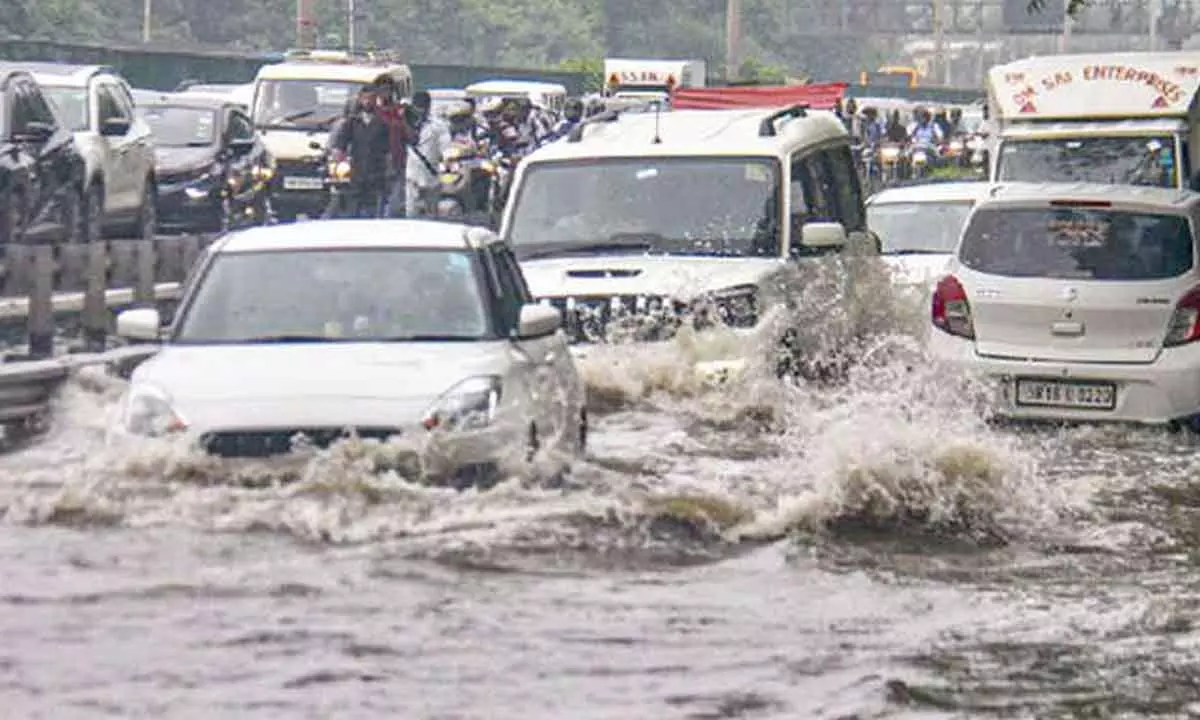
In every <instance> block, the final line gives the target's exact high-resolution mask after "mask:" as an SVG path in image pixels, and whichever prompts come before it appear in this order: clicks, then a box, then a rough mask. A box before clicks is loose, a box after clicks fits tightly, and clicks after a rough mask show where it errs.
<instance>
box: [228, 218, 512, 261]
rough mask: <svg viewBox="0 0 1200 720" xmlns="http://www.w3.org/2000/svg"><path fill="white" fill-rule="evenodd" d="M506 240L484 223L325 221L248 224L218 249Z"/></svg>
mask: <svg viewBox="0 0 1200 720" xmlns="http://www.w3.org/2000/svg"><path fill="white" fill-rule="evenodd" d="M497 242H500V240H499V238H497V237H496V235H495V234H494V233H492V232H490V231H488V230H486V229H484V228H480V227H473V226H469V225H460V224H458V223H447V222H439V221H435V220H321V221H320V222H304V223H288V224H286V225H268V226H263V227H254V228H248V229H246V230H241V231H239V232H235V233H231V234H229V235H226V236H225V237H224V238H222V239H220V240H218V241H217V242H216V243H214V244H213V246H212V247H213V252H217V253H242V252H275V251H279V252H286V251H291V250H347V249H375V248H428V249H437V250H456V249H459V250H467V249H472V248H478V247H484V246H487V245H490V244H492V243H497Z"/></svg>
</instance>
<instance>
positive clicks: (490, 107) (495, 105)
mask: <svg viewBox="0 0 1200 720" xmlns="http://www.w3.org/2000/svg"><path fill="white" fill-rule="evenodd" d="M503 109H504V100H503V99H502V98H498V97H489V98H486V99H485V100H484V101H483V102H482V103H480V104H479V111H480V112H482V113H483V114H485V115H495V114H496V113H498V112H500V111H501V110H503Z"/></svg>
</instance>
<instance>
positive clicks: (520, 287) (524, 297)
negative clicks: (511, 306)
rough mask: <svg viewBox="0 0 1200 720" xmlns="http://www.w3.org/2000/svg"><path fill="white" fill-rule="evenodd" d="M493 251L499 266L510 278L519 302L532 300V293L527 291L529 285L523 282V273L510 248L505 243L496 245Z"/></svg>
mask: <svg viewBox="0 0 1200 720" xmlns="http://www.w3.org/2000/svg"><path fill="white" fill-rule="evenodd" d="M495 252H496V257H497V259H498V260H499V262H500V267H502V268H505V272H507V273H508V274H509V276H510V277H511V278H512V284H513V287H515V288H516V289H517V291H518V293H517V295H518V297H519V298H520V299H521V304H522V305H524V304H526V303H531V302H533V295H532V294H531V293H530V292H529V286H528V285H526V284H525V275H524V274H523V273H522V272H521V265H520V263H518V262H517V258H516V257H515V256H514V255H513V252H512V248H510V247H508V246H507V245H497V246H495Z"/></svg>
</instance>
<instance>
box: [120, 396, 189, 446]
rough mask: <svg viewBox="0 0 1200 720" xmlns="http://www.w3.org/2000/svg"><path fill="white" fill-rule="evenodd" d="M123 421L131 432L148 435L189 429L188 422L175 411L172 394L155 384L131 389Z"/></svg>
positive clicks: (158, 435) (154, 435) (155, 435)
mask: <svg viewBox="0 0 1200 720" xmlns="http://www.w3.org/2000/svg"><path fill="white" fill-rule="evenodd" d="M122 421H123V422H124V424H125V429H126V430H128V431H129V432H130V433H132V434H134V435H145V436H148V437H160V436H162V435H166V434H168V433H172V432H179V431H181V430H185V429H187V423H186V422H184V420H183V418H182V417H180V416H179V413H177V412H175V408H174V407H173V406H172V404H171V398H170V396H169V395H167V393H166V392H165V391H163V390H162V389H161V388H158V387H155V386H153V385H138V386H136V387H134V388H133V389H131V390H130V391H129V395H128V397H127V398H126V400H125V411H124V413H123V417H122Z"/></svg>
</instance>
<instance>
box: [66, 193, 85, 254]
mask: <svg viewBox="0 0 1200 720" xmlns="http://www.w3.org/2000/svg"><path fill="white" fill-rule="evenodd" d="M86 203H87V200H86V199H85V195H84V190H83V188H72V189H71V190H70V191H69V192H68V193H67V197H66V198H64V199H63V206H62V218H61V220H62V226H63V237H62V241H63V243H64V244H67V245H73V244H75V243H80V242H84V241H85V240H86V239H87V235H86V230H87V228H86V227H84V217H85V214H86V210H85V208H84V206H85V205H86Z"/></svg>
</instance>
